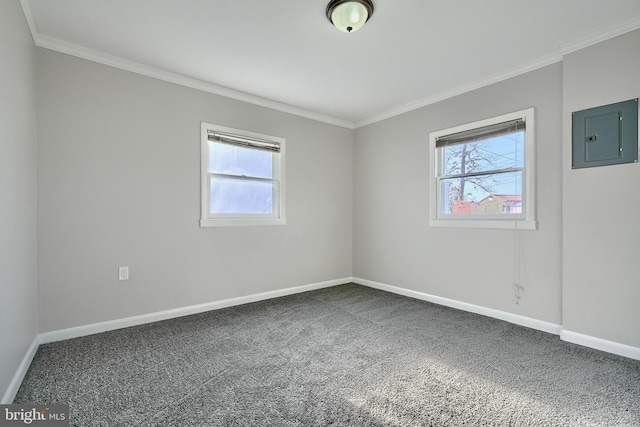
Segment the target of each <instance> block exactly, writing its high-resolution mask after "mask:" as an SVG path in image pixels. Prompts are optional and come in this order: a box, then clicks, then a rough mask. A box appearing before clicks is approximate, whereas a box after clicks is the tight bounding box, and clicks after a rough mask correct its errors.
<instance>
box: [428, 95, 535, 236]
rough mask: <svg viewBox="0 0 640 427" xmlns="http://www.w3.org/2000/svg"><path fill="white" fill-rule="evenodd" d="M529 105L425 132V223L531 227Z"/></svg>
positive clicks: (533, 168)
mask: <svg viewBox="0 0 640 427" xmlns="http://www.w3.org/2000/svg"><path fill="white" fill-rule="evenodd" d="M533 130H534V127H533V109H532V108H531V109H527V110H523V111H519V112H515V113H511V114H506V115H503V116H500V117H495V118H492V119H487V120H482V121H479V122H474V123H469V124H466V125H462V126H457V127H455V128H450V129H445V130H442V131H438V132H433V133H431V134H430V152H431V153H432V155H433V156H434V159H435V164H434V166H435V167H434V173H433V174H432V176H431V184H430V188H431V196H430V200H431V213H430V221H429V224H430V225H431V226H444V227H479V228H527V229H531V228H536V224H535V219H534V213H535V200H534V194H535V193H534V192H533V186H534V174H535V167H534V153H535V151H534V139H533Z"/></svg>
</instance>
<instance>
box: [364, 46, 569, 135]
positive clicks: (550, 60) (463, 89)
mask: <svg viewBox="0 0 640 427" xmlns="http://www.w3.org/2000/svg"><path fill="white" fill-rule="evenodd" d="M560 61H562V56H561V55H552V56H549V57H546V58H542V59H540V60H538V61H536V62H532V63H529V64H527V65H525V66H523V67H520V68H516V69H514V70H511V71H509V72H506V73H501V74H496V75H494V76H492V77H489V78H488V79H483V80H479V81H477V82H475V83H471V84H469V85H464V86H459V87H457V88H454V89H452V90H449V91H446V92H441V93H439V94H437V95H435V96H431V97H428V98H423V99H420V100H418V101H415V102H411V103H409V104H405V105H402V106H400V107H397V108H394V109H392V110H389V111H387V112H384V113H381V114H378V115H375V116H372V117H369V118H367V119H363V120H359V121H357V122H355V123H354V128H355V129H357V128H359V127H363V126H366V125H370V124H373V123H376V122H379V121H382V120H385V119H389V118H391V117H395V116H399V115H401V114H404V113H408V112H410V111H413V110H417V109H418V108H422V107H426V106H427V105H431V104H435V103H436V102H440V101H444V100H446V99H449V98H453V97H454V96H458V95H462V94H464V93H467V92H471V91H473V90H476V89H480V88H483V87H485V86H489V85H492V84H494V83H498V82H501V81H503V80H508V79H510V78H512V77H516V76H519V75H521V74H526V73H528V72H530V71H534V70H537V69H539V68H542V67H546V66H547V65H551V64H555V63H556V62H560Z"/></svg>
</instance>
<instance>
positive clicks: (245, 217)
mask: <svg viewBox="0 0 640 427" xmlns="http://www.w3.org/2000/svg"><path fill="white" fill-rule="evenodd" d="M214 132H215V133H220V134H224V135H232V136H237V137H241V138H248V139H251V140H259V141H265V142H268V143H274V144H278V145H279V146H280V151H279V153H276V154H277V155H274V156H273V161H274V166H273V171H274V177H273V179H274V180H275V181H277V182H278V186H277V188H278V190H277V194H276V201H275V204H276V207H277V213H275V214H273V215H262V214H212V213H210V212H209V209H210V207H211V200H210V197H211V189H210V185H211V184H210V183H211V179H210V175H211V174H210V173H209V135H210V134H211V133H214ZM200 140H201V142H200V159H201V165H200V168H201V172H200V175H201V184H200V185H201V196H200V204H201V216H200V227H237V226H262V225H284V224H286V216H285V143H286V140H285V139H284V138H281V137H277V136H272V135H265V134H261V133H256V132H249V131H246V130H242V129H234V128H230V127H227V126H221V125H217V124H213V123H205V122H202V123H201V133H200Z"/></svg>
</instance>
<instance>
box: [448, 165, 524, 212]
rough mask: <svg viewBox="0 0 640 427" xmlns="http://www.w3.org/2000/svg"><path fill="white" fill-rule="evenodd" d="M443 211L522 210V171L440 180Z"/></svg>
mask: <svg viewBox="0 0 640 427" xmlns="http://www.w3.org/2000/svg"><path fill="white" fill-rule="evenodd" d="M440 194H441V197H442V203H441V204H440V213H441V214H454V215H465V214H521V213H522V172H521V171H517V172H503V173H495V174H490V175H482V176H470V177H465V178H448V179H442V180H440Z"/></svg>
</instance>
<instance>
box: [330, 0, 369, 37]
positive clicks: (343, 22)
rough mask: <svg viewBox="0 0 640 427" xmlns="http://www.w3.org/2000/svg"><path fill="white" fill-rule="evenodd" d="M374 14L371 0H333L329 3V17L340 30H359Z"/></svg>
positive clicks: (351, 31) (347, 31)
mask: <svg viewBox="0 0 640 427" xmlns="http://www.w3.org/2000/svg"><path fill="white" fill-rule="evenodd" d="M371 15H373V2H372V1H371V0H331V1H330V2H329V4H328V5H327V18H328V19H329V21H331V23H332V24H333V25H334V26H335V27H336V28H337V29H339V30H340V31H342V32H345V33H353V32H354V31H358V30H359V29H360V28H362V26H363V25H364V23H365V22H367V21H368V20H369V18H371Z"/></svg>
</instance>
